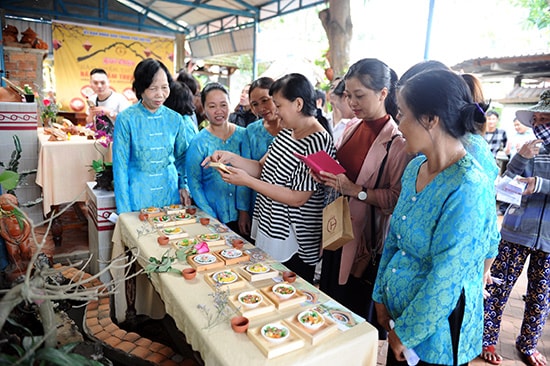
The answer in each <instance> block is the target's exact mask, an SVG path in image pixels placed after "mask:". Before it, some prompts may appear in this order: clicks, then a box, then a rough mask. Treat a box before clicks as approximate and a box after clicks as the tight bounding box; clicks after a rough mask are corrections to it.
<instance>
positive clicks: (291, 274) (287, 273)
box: [283, 271, 296, 283]
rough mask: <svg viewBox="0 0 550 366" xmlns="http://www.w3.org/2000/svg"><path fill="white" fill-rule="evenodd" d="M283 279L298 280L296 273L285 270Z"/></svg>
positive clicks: (290, 281) (288, 280) (287, 280)
mask: <svg viewBox="0 0 550 366" xmlns="http://www.w3.org/2000/svg"><path fill="white" fill-rule="evenodd" d="M283 280H285V281H286V282H288V283H292V282H294V281H296V273H295V272H292V271H284V272H283Z"/></svg>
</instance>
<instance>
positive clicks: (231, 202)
mask: <svg viewBox="0 0 550 366" xmlns="http://www.w3.org/2000/svg"><path fill="white" fill-rule="evenodd" d="M201 100H202V104H203V106H204V112H205V114H206V118H207V119H208V121H209V122H210V123H209V124H208V126H207V127H205V128H203V129H202V130H200V132H199V133H198V134H197V135H196V136H195V137H194V138H193V140H192V141H191V144H190V145H189V150H188V152H187V158H186V169H187V174H188V180H189V190H190V192H191V197H193V200H194V201H195V204H196V205H197V206H198V207H199V208H200V209H201V210H203V211H205V212H206V213H207V214H208V215H210V216H212V217H215V218H216V219H218V220H219V221H220V222H222V223H224V224H227V226H229V227H230V228H231V229H232V230H233V231H236V232H240V230H239V226H238V222H239V221H242V220H245V221H246V220H249V218H248V211H246V210H243V211H239V210H238V209H237V202H242V203H244V205H245V206H246V207H248V204H247V202H248V199H249V197H248V194H247V192H244V191H238V190H237V187H236V186H234V185H231V184H228V183H226V182H224V181H223V180H222V179H221V177H220V175H219V174H218V173H217V172H216V170H214V169H204V168H203V167H202V166H201V162H202V161H203V160H204V159H205V158H206V157H207V156H210V155H212V153H213V152H214V151H216V150H220V149H224V150H228V151H231V152H234V153H236V154H240V153H241V149H242V144H243V140H244V133H245V129H244V128H243V127H240V126H237V125H235V124H233V123H230V122H229V119H228V118H229V113H230V112H229V94H228V92H227V89H225V87H224V86H223V85H222V84H220V83H210V84H207V85H206V86H205V87H204V89H203V90H202V94H201Z"/></svg>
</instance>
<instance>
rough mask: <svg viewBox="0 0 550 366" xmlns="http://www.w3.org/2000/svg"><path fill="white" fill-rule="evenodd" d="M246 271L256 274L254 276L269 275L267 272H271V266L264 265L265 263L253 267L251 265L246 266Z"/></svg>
mask: <svg viewBox="0 0 550 366" xmlns="http://www.w3.org/2000/svg"><path fill="white" fill-rule="evenodd" d="M245 269H246V270H247V271H248V272H250V273H254V274H259V273H267V272H269V270H270V268H269V266H266V265H265V264H263V263H255V264H251V265H249V266H246V268H245Z"/></svg>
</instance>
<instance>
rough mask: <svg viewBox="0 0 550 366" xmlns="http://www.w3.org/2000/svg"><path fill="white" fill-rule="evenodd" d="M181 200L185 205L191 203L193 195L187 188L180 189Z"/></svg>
mask: <svg viewBox="0 0 550 366" xmlns="http://www.w3.org/2000/svg"><path fill="white" fill-rule="evenodd" d="M180 201H181V203H182V204H183V205H184V206H189V205H190V204H191V195H190V194H189V191H188V190H187V189H180Z"/></svg>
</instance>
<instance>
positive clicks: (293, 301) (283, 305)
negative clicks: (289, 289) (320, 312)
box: [260, 282, 307, 310]
mask: <svg viewBox="0 0 550 366" xmlns="http://www.w3.org/2000/svg"><path fill="white" fill-rule="evenodd" d="M281 283H285V282H281ZM273 286H275V285H269V286H266V287H262V288H261V289H260V290H261V291H262V293H263V294H264V295H265V296H267V297H268V298H269V300H271V301H272V302H273V303H274V304H275V306H276V307H277V309H280V310H281V309H288V308H290V307H293V306H298V305H300V304H301V303H303V302H305V301H307V296H306V295H305V294H304V293H303V292H302V290H300V289H296V293H295V294H294V295H292V297H290V298H289V299H281V298H280V297H279V296H277V295H275V293H274V292H273V291H272V288H273Z"/></svg>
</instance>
